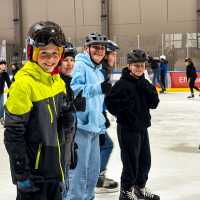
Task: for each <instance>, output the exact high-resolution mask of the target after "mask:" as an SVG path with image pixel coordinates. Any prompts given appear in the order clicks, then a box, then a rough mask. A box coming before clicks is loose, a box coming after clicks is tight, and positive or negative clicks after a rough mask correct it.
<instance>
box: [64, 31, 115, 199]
mask: <svg viewBox="0 0 200 200" xmlns="http://www.w3.org/2000/svg"><path fill="white" fill-rule="evenodd" d="M106 44H107V38H106V37H105V36H103V35H101V34H99V33H91V34H88V35H87V37H86V42H85V46H86V49H85V52H84V53H80V54H78V55H77V56H76V59H75V66H74V70H73V73H72V81H71V88H72V90H73V91H74V94H75V95H77V94H78V93H79V92H80V91H82V96H83V97H85V98H86V110H85V112H77V119H78V123H77V132H76V137H75V142H76V143H77V144H78V163H77V167H76V169H74V170H72V171H70V177H69V191H68V195H67V198H66V200H92V199H94V189H95V186H96V183H97V180H98V177H99V172H100V149H99V134H102V133H105V130H106V128H105V118H104V116H103V114H102V112H103V102H104V97H105V94H108V93H109V92H110V90H111V87H112V85H111V84H110V83H109V82H108V80H105V79H104V76H103V74H102V72H101V68H102V65H101V63H102V61H103V58H104V56H105V51H106Z"/></svg>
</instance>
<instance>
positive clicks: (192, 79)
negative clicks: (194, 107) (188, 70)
mask: <svg viewBox="0 0 200 200" xmlns="http://www.w3.org/2000/svg"><path fill="white" fill-rule="evenodd" d="M195 80H196V78H195V77H191V78H190V81H189V87H190V92H191V94H194V90H193V89H196V90H197V91H200V89H199V88H198V87H197V86H195Z"/></svg>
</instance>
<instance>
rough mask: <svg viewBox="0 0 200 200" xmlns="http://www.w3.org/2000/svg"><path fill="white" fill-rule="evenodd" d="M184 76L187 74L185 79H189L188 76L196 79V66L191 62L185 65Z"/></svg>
mask: <svg viewBox="0 0 200 200" xmlns="http://www.w3.org/2000/svg"><path fill="white" fill-rule="evenodd" d="M186 76H187V79H189V78H194V79H196V78H197V73H196V68H195V66H194V64H193V63H190V64H189V65H187V67H186Z"/></svg>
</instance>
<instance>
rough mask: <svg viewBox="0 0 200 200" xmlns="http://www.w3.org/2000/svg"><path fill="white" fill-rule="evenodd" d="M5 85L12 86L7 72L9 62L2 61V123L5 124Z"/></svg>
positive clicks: (0, 84)
mask: <svg viewBox="0 0 200 200" xmlns="http://www.w3.org/2000/svg"><path fill="white" fill-rule="evenodd" d="M5 83H6V84H7V87H8V88H9V87H10V85H11V81H10V77H9V74H8V72H7V62H6V61H5V60H0V123H1V124H2V125H3V124H4V88H5Z"/></svg>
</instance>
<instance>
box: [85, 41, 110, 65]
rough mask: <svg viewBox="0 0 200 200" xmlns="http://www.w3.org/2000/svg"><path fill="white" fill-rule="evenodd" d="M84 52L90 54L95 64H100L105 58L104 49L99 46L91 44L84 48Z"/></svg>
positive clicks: (102, 46)
mask: <svg viewBox="0 0 200 200" xmlns="http://www.w3.org/2000/svg"><path fill="white" fill-rule="evenodd" d="M86 51H87V52H88V53H89V54H90V56H91V58H92V60H94V62H95V63H97V64H100V63H101V61H102V60H103V58H104V56H105V53H106V47H105V46H104V45H101V44H92V45H90V46H89V47H87V48H86Z"/></svg>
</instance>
